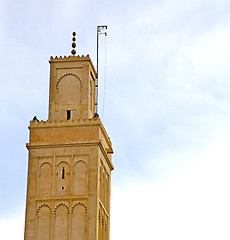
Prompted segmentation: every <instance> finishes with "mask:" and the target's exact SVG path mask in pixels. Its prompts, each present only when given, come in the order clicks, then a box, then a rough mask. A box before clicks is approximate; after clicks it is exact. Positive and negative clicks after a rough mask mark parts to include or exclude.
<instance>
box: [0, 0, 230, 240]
mask: <svg viewBox="0 0 230 240" xmlns="http://www.w3.org/2000/svg"><path fill="white" fill-rule="evenodd" d="M229 11H230V3H229V1H225V0H222V1H221V0H209V1H208V0H199V1H198V0H188V1H181V0H180V1H179V0H163V1H156V0H152V1H147V0H143V1H137V0H133V1H122V0H117V1H87V0H86V1H76V0H75V1H73V0H65V1H63V0H55V1H44V0H40V1H36V0H35V1H26V0H22V1H12V0H9V1H3V0H0V36H1V37H0V72H1V81H0V82H1V88H0V102H1V104H0V109H1V117H0V122H1V124H0V132H1V146H0V150H1V161H0V163H1V169H2V171H1V177H0V179H1V182H2V189H1V196H2V197H1V200H0V212H1V214H0V232H1V235H2V236H4V239H5V240H13V239H19V240H23V228H24V211H25V195H26V174H27V150H26V148H25V143H26V142H28V129H27V126H28V125H29V121H30V120H31V119H32V118H33V116H34V115H36V116H37V117H38V118H39V119H43V120H46V119H47V113H48V90H49V89H48V87H49V63H48V60H49V58H50V56H56V55H57V56H60V55H61V56H64V55H69V54H70V51H71V33H72V32H73V31H76V32H77V53H78V54H80V55H82V54H84V55H86V54H90V56H91V58H92V60H93V62H94V64H96V63H95V60H96V26H97V25H102V24H103V25H104V24H106V25H108V36H107V38H106V40H105V39H104V38H103V37H102V38H101V41H100V47H101V48H100V54H101V55H100V60H101V61H100V74H101V79H100V81H101V82H100V92H99V95H100V105H99V113H100V116H101V118H102V121H103V123H104V125H105V127H106V129H107V132H108V133H109V135H110V138H111V140H112V142H113V147H114V152H115V153H114V156H113V163H114V165H115V171H114V172H113V176H112V205H111V240H115V239H119V240H123V239H124V240H126V239H133V240H136V239H154V240H168V239H177V240H182V239H183V240H184V239H186V240H189V239H192V240H193V239H197V240H203V239H211V240H215V239H218V240H219V239H222V240H225V239H228V240H229V238H230V233H229V225H230V217H229V216H230V207H229V200H230V194H229V184H230V175H229V172H230V163H229V159H230V148H229V144H228V143H229V140H230V81H229V79H230V46H229V42H230V15H229ZM105 46H106V51H105ZM105 55H106V59H105ZM105 67H106V74H105ZM104 87H105V91H104ZM103 105H104V108H103ZM103 109H104V110H103ZM12 224H13V225H14V226H16V227H15V231H13V232H12V231H11V230H10V229H11V228H12Z"/></svg>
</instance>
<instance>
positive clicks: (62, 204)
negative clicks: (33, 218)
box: [54, 203, 69, 216]
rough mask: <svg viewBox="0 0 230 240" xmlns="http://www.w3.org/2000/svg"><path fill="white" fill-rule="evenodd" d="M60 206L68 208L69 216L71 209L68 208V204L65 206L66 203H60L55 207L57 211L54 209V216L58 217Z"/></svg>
mask: <svg viewBox="0 0 230 240" xmlns="http://www.w3.org/2000/svg"><path fill="white" fill-rule="evenodd" d="M60 206H63V207H66V209H67V211H68V215H69V208H68V206H67V205H66V204H64V203H59V204H58V205H57V206H56V207H55V209H54V216H55V215H56V212H57V209H58V208H59V207H60Z"/></svg>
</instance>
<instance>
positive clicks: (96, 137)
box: [25, 37, 113, 240]
mask: <svg viewBox="0 0 230 240" xmlns="http://www.w3.org/2000/svg"><path fill="white" fill-rule="evenodd" d="M73 40H75V37H74V38H73ZM74 51H75V50H74ZM72 53H73V56H69V57H59V58H58V57H55V58H53V57H51V58H50V61H49V62H50V90H49V117H48V120H47V121H38V120H37V119H36V118H34V120H33V121H31V122H30V126H29V130H30V137H29V143H28V144H27V145H26V146H27V149H28V150H29V162H28V182H27V198H26V218H25V240H109V231H110V185H111V171H112V170H113V165H112V162H111V155H112V153H113V150H112V145H111V141H110V139H109V137H108V135H107V133H106V131H105V128H104V127H103V125H102V123H101V121H100V118H99V117H94V113H95V100H96V87H95V86H96V82H95V81H96V74H97V73H96V71H95V69H94V66H93V64H92V62H91V60H90V57H89V56H88V55H87V56H81V57H80V56H74V55H75V53H76V52H73V51H72Z"/></svg>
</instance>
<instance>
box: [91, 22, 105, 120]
mask: <svg viewBox="0 0 230 240" xmlns="http://www.w3.org/2000/svg"><path fill="white" fill-rule="evenodd" d="M106 30H107V26H106V25H102V26H97V82H96V91H97V92H96V103H95V105H96V113H95V114H94V117H99V115H98V62H99V60H98V57H99V56H98V55H99V54H98V49H99V35H100V34H105V36H107V32H106Z"/></svg>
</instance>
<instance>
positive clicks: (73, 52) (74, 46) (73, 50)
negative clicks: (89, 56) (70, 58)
mask: <svg viewBox="0 0 230 240" xmlns="http://www.w3.org/2000/svg"><path fill="white" fill-rule="evenodd" d="M72 35H73V38H72V40H73V43H72V48H73V49H72V51H71V53H72V54H73V55H75V54H76V50H75V48H76V46H77V45H76V43H75V41H76V37H75V36H76V33H75V32H73V34H72Z"/></svg>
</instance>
